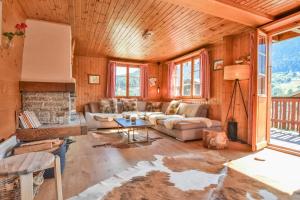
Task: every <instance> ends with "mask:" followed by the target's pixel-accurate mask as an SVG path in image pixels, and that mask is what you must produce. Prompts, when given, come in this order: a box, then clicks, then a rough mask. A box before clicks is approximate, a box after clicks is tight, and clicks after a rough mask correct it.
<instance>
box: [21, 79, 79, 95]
mask: <svg viewBox="0 0 300 200" xmlns="http://www.w3.org/2000/svg"><path fill="white" fill-rule="evenodd" d="M19 84H20V91H21V92H73V93H75V83H57V82H31V81H20V83H19Z"/></svg>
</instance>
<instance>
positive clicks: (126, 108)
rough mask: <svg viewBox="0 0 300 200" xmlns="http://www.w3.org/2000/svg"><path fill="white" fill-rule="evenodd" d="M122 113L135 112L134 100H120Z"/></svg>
mask: <svg viewBox="0 0 300 200" xmlns="http://www.w3.org/2000/svg"><path fill="white" fill-rule="evenodd" d="M121 101H122V103H123V109H122V110H123V112H130V111H137V100H136V99H122V100H121Z"/></svg>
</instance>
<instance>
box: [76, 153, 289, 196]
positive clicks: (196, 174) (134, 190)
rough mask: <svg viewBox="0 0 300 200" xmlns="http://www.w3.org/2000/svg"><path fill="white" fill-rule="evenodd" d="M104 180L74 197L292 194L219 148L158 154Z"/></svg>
mask: <svg viewBox="0 0 300 200" xmlns="http://www.w3.org/2000/svg"><path fill="white" fill-rule="evenodd" d="M155 158H156V160H154V161H141V162H139V163H137V165H136V166H134V167H131V168H129V169H127V170H125V171H123V172H121V173H119V174H116V175H115V176H113V177H111V178H109V179H107V180H104V181H101V182H100V183H98V184H96V185H94V186H92V187H90V188H88V189H87V190H85V191H84V192H82V193H80V194H78V195H77V196H74V197H72V198H71V199H70V200H87V199H88V200H96V199H97V200H100V199H103V200H185V199H187V200H201V199H207V200H231V199H233V200H244V199H245V200H246V199H247V200H262V199H265V200H275V199H278V200H281V199H293V198H292V197H290V196H289V195H288V194H285V193H282V192H280V191H277V190H275V189H273V188H271V187H269V186H268V185H265V184H263V183H261V182H258V181H256V180H254V179H251V178H249V177H247V176H245V175H243V174H241V173H238V172H236V171H234V170H232V169H230V168H227V167H226V166H224V165H223V164H224V163H225V162H226V159H225V158H224V157H222V156H220V154H219V153H218V152H216V151H207V152H203V153H201V154H200V155H198V154H197V155H195V154H187V155H180V156H173V157H168V156H161V155H156V156H155Z"/></svg>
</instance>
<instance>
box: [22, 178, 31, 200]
mask: <svg viewBox="0 0 300 200" xmlns="http://www.w3.org/2000/svg"><path fill="white" fill-rule="evenodd" d="M20 183H21V200H33V174H32V173H29V174H24V175H21V176H20Z"/></svg>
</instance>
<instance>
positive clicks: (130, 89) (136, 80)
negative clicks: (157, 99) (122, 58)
mask: <svg viewBox="0 0 300 200" xmlns="http://www.w3.org/2000/svg"><path fill="white" fill-rule="evenodd" d="M115 96H116V97H138V96H141V69H140V68H139V67H138V66H132V65H122V64H117V66H116V89H115Z"/></svg>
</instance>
